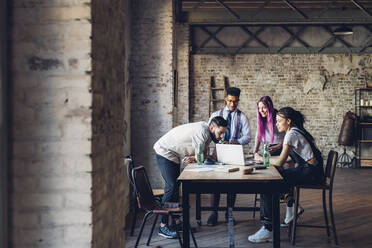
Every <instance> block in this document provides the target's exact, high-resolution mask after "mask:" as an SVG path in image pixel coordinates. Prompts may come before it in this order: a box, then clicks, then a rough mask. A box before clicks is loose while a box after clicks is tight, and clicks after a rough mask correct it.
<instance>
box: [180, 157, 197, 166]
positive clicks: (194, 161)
mask: <svg viewBox="0 0 372 248" xmlns="http://www.w3.org/2000/svg"><path fill="white" fill-rule="evenodd" d="M182 163H186V164H189V163H196V159H195V157H194V156H186V157H184V158H183V159H182Z"/></svg>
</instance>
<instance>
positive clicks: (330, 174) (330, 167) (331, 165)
mask: <svg viewBox="0 0 372 248" xmlns="http://www.w3.org/2000/svg"><path fill="white" fill-rule="evenodd" d="M337 159H338V152H335V151H333V150H330V151H329V153H328V158H327V164H326V167H325V171H324V174H325V177H326V180H327V179H328V181H329V185H330V186H331V187H332V186H333V179H334V177H335V172H336V165H337Z"/></svg>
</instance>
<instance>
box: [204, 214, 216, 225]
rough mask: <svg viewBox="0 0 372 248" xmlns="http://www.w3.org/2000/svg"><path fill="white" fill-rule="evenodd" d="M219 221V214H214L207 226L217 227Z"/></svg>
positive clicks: (209, 218)
mask: <svg viewBox="0 0 372 248" xmlns="http://www.w3.org/2000/svg"><path fill="white" fill-rule="evenodd" d="M217 220H218V213H217V212H212V214H211V215H210V216H209V217H208V220H207V225H208V226H215V225H217Z"/></svg>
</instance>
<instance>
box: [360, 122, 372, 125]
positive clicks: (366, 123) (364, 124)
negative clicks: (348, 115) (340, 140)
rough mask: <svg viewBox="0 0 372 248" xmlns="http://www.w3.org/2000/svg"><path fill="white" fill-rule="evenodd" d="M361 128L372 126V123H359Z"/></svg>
mask: <svg viewBox="0 0 372 248" xmlns="http://www.w3.org/2000/svg"><path fill="white" fill-rule="evenodd" d="M359 125H361V126H372V122H359Z"/></svg>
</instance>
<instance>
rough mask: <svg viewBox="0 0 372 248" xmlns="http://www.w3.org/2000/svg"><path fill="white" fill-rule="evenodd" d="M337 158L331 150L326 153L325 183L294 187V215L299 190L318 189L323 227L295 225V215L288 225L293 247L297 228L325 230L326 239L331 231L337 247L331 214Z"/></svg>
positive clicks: (298, 200) (298, 199) (296, 216)
mask: <svg viewBox="0 0 372 248" xmlns="http://www.w3.org/2000/svg"><path fill="white" fill-rule="evenodd" d="M337 158H338V153H337V152H335V151H333V150H331V151H330V152H329V153H328V159H327V164H326V166H325V172H324V174H325V181H324V183H323V184H319V185H298V186H295V192H294V193H295V202H294V204H295V209H294V212H295V213H297V211H298V205H299V202H300V189H319V190H322V198H323V213H324V221H325V226H317V225H304V224H301V225H300V224H297V219H298V215H297V214H295V216H294V218H293V222H292V223H291V225H290V231H291V241H292V245H295V243H296V228H297V227H299V226H302V227H315V228H326V230H327V236H328V237H330V229H332V232H333V238H334V241H335V244H336V245H338V240H337V234H336V226H335V219H334V214H333V205H332V192H333V181H334V177H335V172H336V165H337ZM327 191H328V203H329V212H330V217H331V226H329V224H328V214H327V199H326V192H327Z"/></svg>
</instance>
